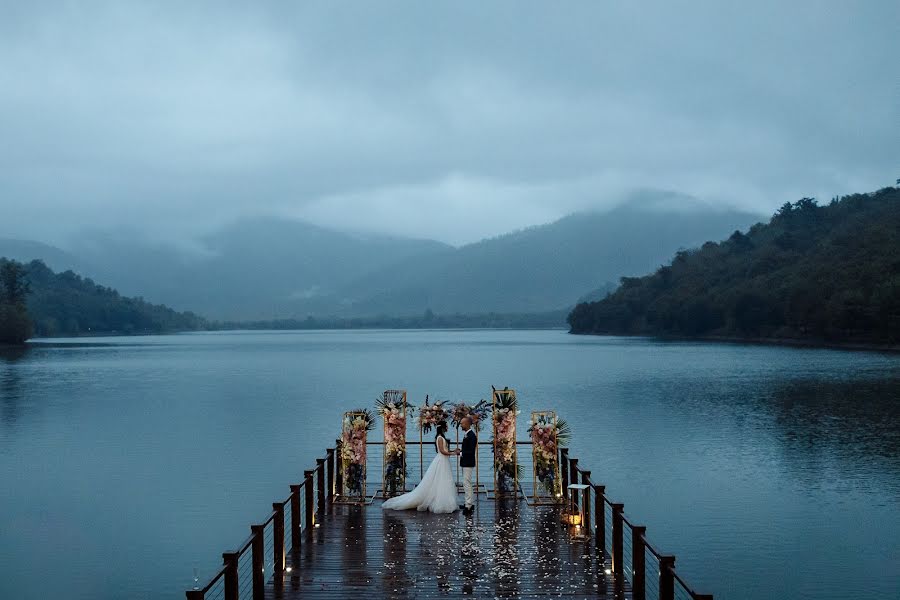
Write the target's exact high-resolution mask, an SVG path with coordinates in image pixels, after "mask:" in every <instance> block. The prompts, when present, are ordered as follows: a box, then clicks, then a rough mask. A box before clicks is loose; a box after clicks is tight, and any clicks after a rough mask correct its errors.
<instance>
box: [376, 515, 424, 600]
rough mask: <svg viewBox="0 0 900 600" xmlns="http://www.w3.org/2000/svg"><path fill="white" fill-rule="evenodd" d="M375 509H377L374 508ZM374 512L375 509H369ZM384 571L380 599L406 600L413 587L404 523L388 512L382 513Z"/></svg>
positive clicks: (413, 580)
mask: <svg viewBox="0 0 900 600" xmlns="http://www.w3.org/2000/svg"><path fill="white" fill-rule="evenodd" d="M376 509H377V507H376ZM369 510H375V509H371V508H370V509H369ZM383 515H384V521H383V523H382V528H383V531H382V535H383V538H384V570H383V571H382V573H383V576H382V578H381V589H382V597H384V598H406V597H407V596H409V594H410V591H411V590H412V589H413V587H414V586H415V579H414V578H413V577H412V576H411V569H410V568H409V565H408V564H407V556H406V546H407V531H406V523H405V522H404V521H403V519H402V518H399V517H396V516H394V515H393V514H391V512H390V511H385V512H384V513H383Z"/></svg>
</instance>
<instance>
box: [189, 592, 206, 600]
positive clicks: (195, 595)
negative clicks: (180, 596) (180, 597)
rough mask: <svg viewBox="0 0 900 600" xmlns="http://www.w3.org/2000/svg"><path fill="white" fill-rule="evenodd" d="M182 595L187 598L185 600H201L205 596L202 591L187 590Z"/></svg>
mask: <svg viewBox="0 0 900 600" xmlns="http://www.w3.org/2000/svg"><path fill="white" fill-rule="evenodd" d="M184 594H185V596H187V600H203V599H204V597H205V596H206V594H204V593H203V590H187V591H186V592H185V593H184Z"/></svg>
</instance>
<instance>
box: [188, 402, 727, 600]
mask: <svg viewBox="0 0 900 600" xmlns="http://www.w3.org/2000/svg"><path fill="white" fill-rule="evenodd" d="M336 425H339V436H338V437H337V439H336V440H335V445H334V446H333V447H329V448H327V449H326V450H325V453H324V456H322V457H320V458H316V459H315V463H314V465H312V464H311V466H312V468H311V469H309V470H305V471H303V473H302V474H298V476H297V479H296V480H295V481H297V483H291V484H290V494H289V495H288V496H287V498H285V499H283V500H280V501H276V502H273V503H272V510H271V512H270V513H269V514H268V516H267V517H266V518H265V519H264V520H262V521H260V522H258V523H256V524H253V525H251V526H250V535H249V536H248V537H247V539H246V540H245V541H244V542H242V543H241V544H240V545H239V546H237V547H235V548H233V549H231V550H229V551H227V552H224V553H223V554H222V559H223V564H222V566H221V568H220V569H219V570H218V571H217V572H216V573H215V574H214V575H213V576H212V577H210V578H209V579H208V581H206V582H205V583H204V582H202V581H199V579H197V578H195V580H196V583H195V586H194V588H193V589H190V590H187V591H186V597H187V599H188V600H216V599H223V600H245V599H253V600H263V599H276V598H277V599H292V598H301V597H310V598H335V599H338V598H340V599H344V598H356V597H361V598H362V597H366V598H432V597H472V598H537V597H547V596H557V597H577V598H610V599H612V598H617V599H618V598H627V599H633V600H651V599H652V600H656V599H659V600H674V599H675V598H679V599H693V600H711V599H712V598H713V596H712V595H709V594H700V593H697V592H695V591H694V590H693V589H692V588H691V587H690V586H689V585H688V583H687V582H685V581H684V579H682V577H681V576H679V574H678V572H677V570H676V567H675V556H673V555H670V554H664V553H662V552H661V551H660V550H659V549H658V548H657V547H655V546H654V545H652V544H651V542H650V541H648V536H647V527H646V526H645V525H642V524H638V523H639V522H638V521H636V520H634V519H633V518H632V517H630V516H627V515H626V514H625V510H624V504H623V503H621V502H619V501H618V500H619V499H617V498H616V499H614V497H613V496H611V494H610V493H609V492H608V491H607V489H606V486H605V485H603V474H602V473H593V472H591V471H590V470H588V469H587V468H586V467H585V466H584V465H582V464H581V463H580V462H579V459H577V458H575V457H574V456H573V455H572V452H571V449H570V448H571V444H572V442H573V440H572V432H571V428H570V426H569V424H568V423H567V422H566V420H565V419H563V418H561V417H560V416H559V415H558V414H557V412H556V411H555V410H553V409H552V408H548V409H546V410H535V411H531V412H530V414H525V415H523V414H522V413H521V411H520V410H519V404H518V399H517V395H516V391H515V390H514V389H511V388H508V387H504V388H502V389H497V388H494V387H492V388H491V390H490V400H489V401H486V400H480V401H477V402H473V403H469V402H465V401H459V402H455V403H453V402H449V401H444V400H432V399H431V398H430V397H429V396H425V398H424V400H423V401H422V403H421V404H420V405H415V404H414V403H413V402H412V401H411V400H410V398H409V396H408V394H407V391H406V390H400V389H394V390H386V391H384V392H383V393H382V394H381V395H380V396H379V397H378V399H377V400H376V401H375V402H374V405H373V406H372V407H371V408H370V407H359V408H354V409H351V410H347V411H346V412H345V413H344V414H343V417H342V419H341V422H340V423H339V424H336ZM379 430H380V433H381V436H379V435H378V433H379ZM410 434H412V435H410ZM379 437H380V439H379ZM432 437H433V439H432Z"/></svg>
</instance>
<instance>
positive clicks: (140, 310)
mask: <svg viewBox="0 0 900 600" xmlns="http://www.w3.org/2000/svg"><path fill="white" fill-rule="evenodd" d="M8 265H14V266H16V267H17V268H19V269H21V270H22V271H23V272H24V275H25V277H26V278H27V281H28V283H29V285H30V290H31V293H30V294H28V296H27V300H26V304H27V309H28V314H29V315H30V319H31V322H32V323H33V333H34V335H35V336H41V337H49V336H57V335H64V336H69V335H91V334H100V333H121V334H137V333H164V332H171V331H187V330H196V329H204V328H205V327H206V322H205V321H204V320H203V319H202V318H201V317H198V316H197V315H195V314H193V313H190V312H185V313H180V312H176V311H174V310H172V309H171V308H169V307H167V306H163V305H160V304H150V303H149V302H145V301H144V300H143V299H142V298H126V297H124V296H121V295H119V293H118V292H117V291H116V290H114V289H111V288H108V287H103V286H101V285H97V284H96V283H94V282H93V281H92V280H90V279H86V278H82V277H80V276H79V275H76V274H75V273H73V272H72V271H65V272H63V273H54V272H53V271H52V270H50V269H49V268H48V267H47V265H45V264H44V263H43V262H41V261H39V260H34V261H31V262H30V263H28V264H27V265H23V264H21V263H17V262H15V261H10V260H6V259H0V271H2V270H3V269H6V268H7V266H8Z"/></svg>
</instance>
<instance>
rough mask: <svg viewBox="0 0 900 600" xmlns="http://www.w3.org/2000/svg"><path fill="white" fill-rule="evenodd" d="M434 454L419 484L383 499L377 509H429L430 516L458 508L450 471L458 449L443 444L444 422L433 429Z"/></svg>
mask: <svg viewBox="0 0 900 600" xmlns="http://www.w3.org/2000/svg"><path fill="white" fill-rule="evenodd" d="M434 445H435V448H437V455H436V456H435V457H434V460H432V461H431V465H429V467H428V470H427V471H425V475H424V476H423V477H422V481H420V482H419V485H417V486H416V488H415V489H414V490H413V491H411V492H407V493H405V494H403V495H402V496H396V497H394V498H390V499H389V500H385V501H384V504H382V505H381V508H383V509H385V510H410V509H413V508H415V509H416V510H419V511H423V512H424V511H427V510H430V511H431V512H433V513H452V512H453V511H455V510H456V509H457V508H458V506H457V504H456V483H454V481H453V473H452V469H451V468H450V457H451V456H456V455H457V454H459V450H450V443H449V442H448V441H447V423H446V422H441V423H438V426H437V435H436V436H435V438H434Z"/></svg>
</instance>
